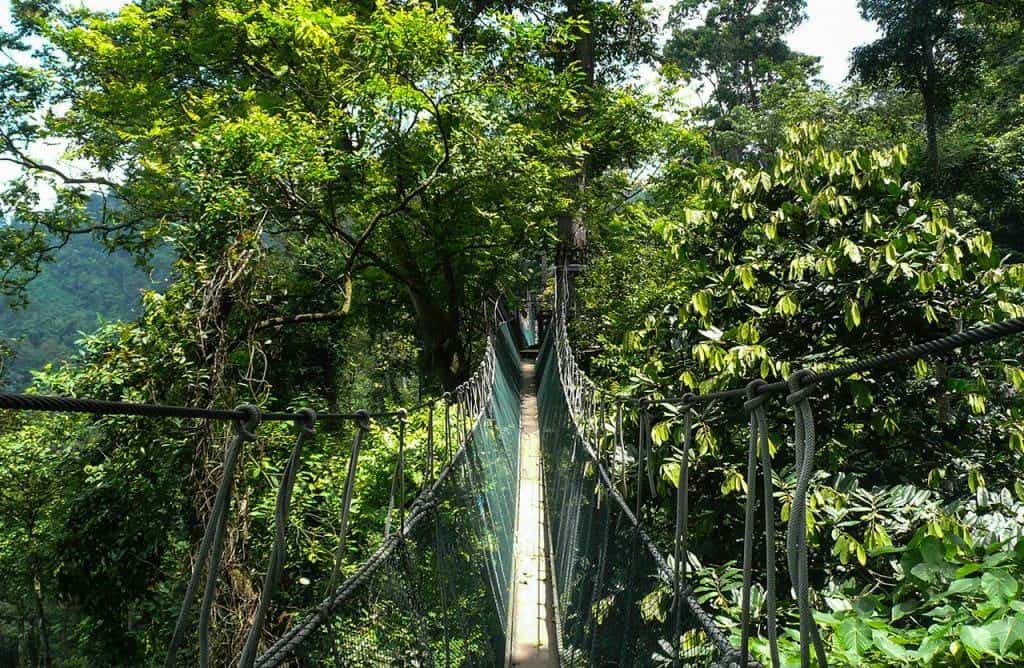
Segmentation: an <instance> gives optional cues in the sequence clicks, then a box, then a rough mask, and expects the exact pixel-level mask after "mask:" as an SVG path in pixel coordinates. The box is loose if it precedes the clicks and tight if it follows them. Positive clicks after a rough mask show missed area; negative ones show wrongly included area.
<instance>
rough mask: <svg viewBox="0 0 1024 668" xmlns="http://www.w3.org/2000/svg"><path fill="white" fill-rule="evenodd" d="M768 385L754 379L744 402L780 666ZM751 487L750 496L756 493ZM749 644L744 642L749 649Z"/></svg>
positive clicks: (771, 639)
mask: <svg viewBox="0 0 1024 668" xmlns="http://www.w3.org/2000/svg"><path fill="white" fill-rule="evenodd" d="M764 385H765V382H764V381H763V380H754V381H751V382H750V383H749V384H748V385H747V400H746V401H745V402H744V404H743V408H744V410H746V412H747V415H748V416H749V420H750V447H751V448H753V449H754V450H756V451H757V452H760V456H761V474H762V477H763V480H764V487H763V489H764V497H763V503H764V545H765V565H764V568H765V605H766V608H767V610H766V612H767V617H768V619H767V627H768V647H769V652H770V654H771V660H772V666H774V667H775V668H778V666H779V665H780V662H779V641H778V631H777V621H776V612H775V610H776V605H775V603H776V585H775V501H774V499H773V494H774V485H773V483H772V456H771V452H770V451H769V445H768V417H767V415H766V414H765V408H764V404H765V402H766V401H767V400H768V395H767V394H761V393H760V388H761V387H762V386H764ZM747 491H748V498H749V496H750V495H751V494H752V493H753V492H752V491H751V490H749V489H748V490H747ZM752 534H753V529H752V528H751V535H752ZM746 648H747V645H746V644H744V645H743V649H744V650H745V649H746Z"/></svg>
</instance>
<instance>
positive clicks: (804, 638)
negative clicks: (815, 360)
mask: <svg viewBox="0 0 1024 668" xmlns="http://www.w3.org/2000/svg"><path fill="white" fill-rule="evenodd" d="M787 383H788V384H789V388H790V393H789V395H788V396H787V397H786V403H787V404H789V405H790V406H792V407H793V429H794V439H793V441H794V443H793V445H794V448H795V459H796V475H797V479H796V489H795V490H794V491H793V503H792V506H791V508H790V511H789V526H788V527H787V532H786V558H787V561H788V566H789V572H790V577H791V578H792V579H793V582H794V590H795V591H796V597H797V607H798V608H799V612H800V662H801V665H802V666H803V668H808V667H809V666H810V665H811V644H812V643H813V645H814V650H815V654H816V655H817V657H818V663H819V665H820V666H821V667H822V668H827V666H828V659H827V657H826V655H825V646H824V644H823V643H822V642H821V636H820V634H819V633H818V626H817V624H815V622H814V614H813V611H812V610H811V598H810V582H809V574H808V566H807V493H808V490H809V489H810V484H811V475H812V474H813V473H814V441H815V432H814V413H813V412H812V411H811V401H810V397H811V394H812V393H813V392H814V388H815V383H814V376H813V374H812V373H811V372H810V371H808V370H806V369H803V370H800V371H796V372H794V373H793V374H792V375H790V377H789V379H788V380H787Z"/></svg>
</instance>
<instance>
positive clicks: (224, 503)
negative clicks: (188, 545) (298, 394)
mask: <svg viewBox="0 0 1024 668" xmlns="http://www.w3.org/2000/svg"><path fill="white" fill-rule="evenodd" d="M252 410H256V412H257V415H258V414H259V409H257V408H255V407H253V409H252ZM236 427H237V430H238V435H237V437H236V438H235V439H234V440H233V441H232V443H231V445H232V446H234V447H230V448H229V449H228V452H227V454H226V455H225V457H224V471H223V476H224V477H223V478H222V479H221V484H220V489H219V490H218V491H217V497H218V498H217V501H215V502H214V512H215V513H218V517H217V518H216V520H214V518H213V517H211V518H210V521H211V523H213V524H214V525H215V527H216V528H215V529H214V534H213V543H212V545H211V547H210V560H209V564H208V565H207V568H206V587H205V588H204V589H203V600H202V602H201V603H200V604H199V666H200V668H208V666H209V665H210V619H211V617H212V615H213V602H214V599H215V598H216V596H217V581H218V580H219V579H220V560H221V556H222V555H223V553H224V537H225V534H226V533H227V526H228V514H229V511H230V509H231V492H232V490H233V489H234V484H235V468H236V467H237V466H238V458H239V456H240V455H241V453H242V446H243V444H244V443H245V442H246V441H255V440H256V434H255V432H254V431H253V430H248V429H246V425H245V424H243V423H236Z"/></svg>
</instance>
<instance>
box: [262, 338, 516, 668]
mask: <svg viewBox="0 0 1024 668" xmlns="http://www.w3.org/2000/svg"><path fill="white" fill-rule="evenodd" d="M467 386H468V387H467V389H466V390H465V391H464V392H462V393H460V402H461V403H462V405H463V407H464V413H465V414H467V415H469V416H470V418H471V419H472V424H470V422H469V419H466V420H465V421H464V422H463V423H462V424H458V421H457V423H456V424H455V425H453V429H456V430H457V433H458V435H459V438H461V437H462V436H463V434H464V435H465V440H464V443H463V447H462V448H461V449H460V450H459V451H458V453H457V454H456V455H455V456H454V457H453V461H452V462H451V464H450V465H449V466H448V467H447V468H446V469H445V470H444V471H442V473H441V474H440V475H439V476H438V479H437V481H436V482H435V483H434V484H433V485H432V486H430V487H428V488H427V489H425V490H424V491H423V492H421V494H420V495H419V496H418V497H417V498H416V500H415V501H414V502H413V503H412V504H411V505H410V506H409V508H408V512H407V515H406V520H405V523H404V525H403V531H401V532H396V533H395V534H393V535H392V536H390V537H389V538H388V539H386V540H385V541H384V543H383V544H382V545H381V547H380V549H378V551H377V552H376V553H374V555H373V556H372V557H370V559H369V560H368V561H367V562H365V563H364V564H363V565H362V566H361V567H360V568H359V569H358V570H357V571H356V572H355V573H354V574H353V575H352V576H350V577H349V578H348V580H346V581H345V582H344V583H343V584H342V585H341V586H340V587H339V588H338V590H337V591H336V592H335V594H334V596H332V597H331V599H329V600H327V601H325V602H324V603H323V604H322V605H321V606H320V608H319V609H318V610H316V611H314V612H313V613H312V614H310V615H309V616H308V617H307V618H306V619H304V620H303V621H302V622H300V623H299V624H296V625H295V627H293V628H292V629H291V630H290V631H289V632H288V633H287V634H286V635H285V636H284V637H282V638H281V639H280V640H279V641H278V642H277V643H275V644H274V645H273V646H272V647H271V648H270V649H269V650H268V651H267V652H266V653H265V654H264V655H263V656H261V657H260V659H259V661H258V662H257V665H258V666H261V667H263V668H268V667H270V666H278V665H284V664H287V665H294V666H324V665H334V666H346V667H363V666H365V667H367V668H369V667H370V666H373V667H377V666H497V665H501V664H502V663H503V661H504V655H505V646H506V637H507V631H508V620H509V604H510V595H511V594H510V592H511V583H512V580H511V578H512V558H513V547H514V546H513V541H514V535H515V529H514V527H515V515H516V507H515V504H516V491H517V489H518V472H519V462H518V452H519V403H520V396H519V391H520V387H519V386H520V370H519V354H518V351H517V350H516V347H515V345H514V344H513V339H512V335H511V333H510V332H509V330H508V327H507V326H504V325H503V326H502V327H500V328H499V330H498V331H497V332H496V333H495V335H494V336H493V337H492V339H491V345H490V346H489V348H488V359H487V361H485V362H484V364H483V366H482V367H481V370H480V371H478V374H477V376H475V377H474V380H471V381H470V382H469V383H468V384H467Z"/></svg>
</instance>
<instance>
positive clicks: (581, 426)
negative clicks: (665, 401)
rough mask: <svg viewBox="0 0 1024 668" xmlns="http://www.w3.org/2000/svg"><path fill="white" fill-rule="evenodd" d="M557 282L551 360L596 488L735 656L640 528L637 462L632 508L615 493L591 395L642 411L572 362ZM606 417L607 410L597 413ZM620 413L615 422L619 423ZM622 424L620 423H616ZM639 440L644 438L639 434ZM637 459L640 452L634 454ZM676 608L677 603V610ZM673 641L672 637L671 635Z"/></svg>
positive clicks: (716, 640)
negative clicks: (596, 428) (635, 500)
mask: <svg viewBox="0 0 1024 668" xmlns="http://www.w3.org/2000/svg"><path fill="white" fill-rule="evenodd" d="M560 280H565V277H564V276H561V277H557V276H556V280H555V309H554V310H555V313H554V323H553V327H554V328H553V332H552V334H553V343H554V346H553V347H554V349H555V351H554V352H555V361H556V364H557V365H558V369H557V371H558V375H559V381H560V384H561V387H562V393H563V396H564V399H565V405H566V408H567V409H568V410H567V413H568V416H569V419H570V421H571V423H572V425H573V428H574V429H575V431H576V432H577V434H578V435H579V437H580V443H581V444H582V446H583V450H584V452H585V453H586V455H587V458H588V459H589V460H590V461H591V463H592V464H593V466H594V470H595V471H596V473H597V478H598V480H599V484H600V486H601V487H602V488H603V489H604V491H605V492H606V493H607V494H608V496H609V497H610V498H611V499H613V500H614V502H615V504H616V505H617V506H619V508H620V509H621V511H622V513H623V516H624V517H625V518H626V520H627V521H628V522H629V524H630V525H631V526H632V527H633V530H634V531H635V532H636V536H637V537H638V538H639V540H640V543H641V544H642V545H643V546H644V549H645V550H646V551H647V552H648V554H649V555H650V556H651V559H652V560H653V561H654V563H655V565H656V567H657V573H658V575H659V576H660V578H661V579H662V580H663V581H664V582H666V583H668V584H669V585H671V586H672V588H673V591H674V592H676V593H677V596H678V598H679V600H682V601H685V603H686V606H687V608H688V609H689V610H690V612H691V613H692V614H693V616H694V617H695V618H697V619H698V620H699V622H700V625H701V627H702V629H703V630H704V632H705V633H706V635H707V636H708V638H710V639H711V642H712V643H713V644H714V645H715V647H716V648H717V649H718V651H719V652H721V654H722V655H723V657H726V659H729V658H731V657H736V656H738V654H739V653H738V652H737V650H736V648H735V647H733V645H732V643H731V642H730V641H729V639H728V637H727V636H726V634H725V633H724V632H723V631H722V629H720V628H719V627H718V624H717V623H716V622H715V620H714V619H713V618H712V617H711V615H710V614H708V612H707V611H706V610H704V608H703V607H702V606H701V604H700V602H699V601H698V600H697V599H696V596H695V592H694V590H693V588H692V586H691V585H690V584H689V583H686V582H682V581H681V580H680V579H679V578H680V570H679V569H677V568H676V567H675V565H673V566H670V565H669V563H668V561H667V560H666V559H665V557H664V556H663V555H662V554H661V551H660V550H659V549H658V547H657V546H656V545H655V543H654V541H653V540H652V538H651V537H650V535H649V534H648V533H647V532H646V531H645V530H644V528H643V526H642V525H641V523H640V517H639V509H640V503H639V500H640V494H639V492H640V490H641V489H642V485H643V483H642V474H643V471H642V468H643V467H642V465H639V466H638V470H637V488H638V503H637V509H636V511H634V510H633V509H631V508H630V507H629V503H628V502H627V501H626V499H625V498H623V496H622V495H621V494H620V493H619V490H618V489H617V488H616V486H615V482H614V478H613V476H612V475H611V474H610V473H609V472H608V471H607V469H606V468H605V466H604V462H603V461H602V460H601V456H600V450H599V448H600V446H599V445H595V444H599V443H600V441H599V439H598V438H594V434H593V433H592V432H593V430H592V429H590V428H588V425H590V424H591V423H593V422H594V418H597V417H598V414H599V413H598V409H597V406H596V405H595V404H596V402H597V401H600V399H597V398H596V396H604V397H605V398H614V400H615V401H616V403H617V405H618V406H619V407H620V408H621V406H622V405H624V404H627V403H633V404H634V405H638V406H639V407H640V408H641V409H642V407H643V406H642V404H641V403H640V402H638V401H636V400H630V398H629V397H623V396H621V395H616V394H613V393H611V392H608V391H607V390H603V389H602V388H600V387H598V386H597V385H596V384H595V383H594V382H593V381H592V380H591V379H590V378H589V377H588V376H587V375H586V374H585V373H584V372H583V371H582V370H581V369H580V368H579V365H578V364H577V362H576V358H575V356H574V354H573V351H572V346H571V344H570V342H569V336H568V328H567V326H566V321H567V319H568V318H567V314H568V311H567V304H566V302H565V300H564V298H562V295H563V294H564V293H565V292H567V290H566V288H565V287H563V286H561V285H559V281H560ZM587 390H590V394H591V396H587ZM601 414H602V415H603V416H604V417H605V418H606V417H607V413H605V412H603V411H602V412H601ZM620 420H621V414H620V415H619V419H617V422H620ZM620 425H621V423H620ZM641 438H643V436H642V435H641ZM638 457H641V454H640V453H639V452H638ZM680 556H681V557H682V559H686V555H680ZM676 609H677V610H678V607H677V608H676ZM674 640H677V639H674ZM673 645H674V646H675V654H676V659H677V660H678V642H674V643H673ZM749 665H751V666H759V665H760V664H757V663H756V662H750V664H749Z"/></svg>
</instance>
